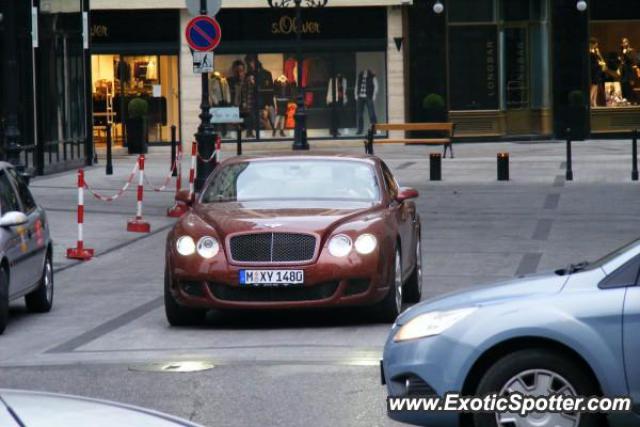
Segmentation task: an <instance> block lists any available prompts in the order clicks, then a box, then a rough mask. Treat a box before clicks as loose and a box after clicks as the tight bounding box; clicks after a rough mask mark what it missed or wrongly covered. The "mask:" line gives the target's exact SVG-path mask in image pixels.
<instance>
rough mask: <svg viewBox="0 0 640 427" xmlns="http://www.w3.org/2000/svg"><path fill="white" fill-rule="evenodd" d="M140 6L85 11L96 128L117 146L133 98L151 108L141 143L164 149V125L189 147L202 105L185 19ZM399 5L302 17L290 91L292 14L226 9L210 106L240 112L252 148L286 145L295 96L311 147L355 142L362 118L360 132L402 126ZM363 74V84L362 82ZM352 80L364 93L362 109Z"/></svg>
mask: <svg viewBox="0 0 640 427" xmlns="http://www.w3.org/2000/svg"><path fill="white" fill-rule="evenodd" d="M146 3H147V2H132V1H125V0H92V2H91V9H92V17H91V25H90V26H91V34H92V46H91V51H92V57H91V63H92V99H93V102H92V105H93V111H94V118H93V123H94V125H97V126H98V127H99V126H101V125H104V123H105V122H107V121H111V122H112V123H114V129H115V132H114V134H115V136H116V139H117V140H118V139H121V138H122V134H123V132H122V130H121V128H120V126H121V125H120V122H121V120H120V118H119V111H122V110H123V109H125V108H126V104H127V102H128V100H129V99H130V98H131V97H135V96H142V97H145V98H146V99H148V100H149V106H150V125H149V127H148V140H149V142H161V143H162V142H165V143H166V142H168V141H169V137H170V132H169V127H170V126H171V125H175V126H177V128H178V129H179V138H180V139H182V140H191V139H192V138H193V135H194V133H195V132H196V129H197V127H198V124H199V120H200V119H199V117H198V116H199V114H200V102H201V77H200V75H199V74H194V72H193V65H192V62H193V61H192V56H191V51H190V49H189V47H188V46H187V43H186V40H185V34H184V33H185V27H186V25H187V23H188V22H189V20H190V19H191V18H192V16H191V15H190V14H189V12H188V10H187V9H186V8H185V2H184V1H180V0H158V1H154V2H153V4H151V2H149V6H148V7H145V5H146ZM404 3H406V2H404V1H403V0H373V1H365V0H329V2H328V5H327V7H326V8H324V9H308V10H305V11H304V14H303V36H302V39H303V51H304V61H303V64H302V67H303V71H304V73H303V82H297V81H296V80H297V78H296V76H297V74H296V72H295V71H296V69H297V62H296V61H295V59H294V58H293V56H294V55H295V49H296V42H295V32H294V21H293V10H292V9H269V8H268V3H267V1H266V0H236V1H228V0H227V1H223V5H222V10H221V11H220V13H219V14H218V16H217V19H218V20H219V22H220V24H221V27H222V34H223V35H222V43H221V44H220V47H219V48H218V49H217V50H216V54H215V70H216V72H215V73H212V74H211V75H210V76H209V77H210V101H211V102H212V104H213V105H216V106H228V105H231V106H238V107H240V108H241V110H242V114H243V116H244V118H245V123H246V126H245V128H246V130H245V131H244V136H245V137H246V138H248V139H255V140H274V139H275V140H277V139H286V138H291V137H292V135H293V123H292V115H293V112H294V111H295V105H294V103H293V102H291V101H292V100H293V99H294V97H295V94H296V91H297V90H298V87H299V86H302V87H304V92H305V106H306V108H307V111H308V123H307V127H308V134H309V137H310V138H312V139H314V138H320V139H322V138H332V139H333V138H353V137H356V135H357V133H358V118H359V117H360V116H362V123H361V126H362V127H363V129H364V130H363V132H364V131H365V130H366V129H367V127H368V125H369V123H370V121H371V120H372V119H374V118H375V119H376V120H377V121H379V122H384V121H404V120H405V93H406V91H405V89H406V88H405V80H404V76H405V73H404V64H405V57H404V54H403V52H404V47H403V45H402V38H403V34H404V25H403V22H404V15H403V8H402V7H401V5H402V4H404ZM356 22H363V23H365V25H355V23H356ZM365 71H366V73H364V74H365V75H367V76H369V79H368V80H367V79H366V78H364V77H363V76H361V74H363V72H365ZM239 73H242V75H241V76H240V75H239ZM249 76H253V77H249ZM359 77H361V78H360V82H361V83H362V81H365V85H366V84H367V82H368V83H369V87H370V88H371V87H373V89H372V90H369V92H368V93H366V90H365V92H363V93H366V95H365V96H363V98H364V99H363V100H362V101H360V102H358V98H359V95H358V93H357V92H356V85H357V82H358V81H359V80H358V79H359ZM374 81H375V86H374ZM234 82H235V83H234ZM299 83H300V84H299ZM236 86H237V90H236ZM125 111H126V110H125ZM374 114H375V116H374ZM219 130H220V132H221V133H222V134H223V135H225V136H227V137H228V138H235V134H233V135H232V132H228V133H227V132H226V129H225V128H220V129H219ZM94 137H95V139H96V141H98V142H100V141H101V140H102V139H103V138H104V135H103V134H101V133H100V132H99V131H94Z"/></svg>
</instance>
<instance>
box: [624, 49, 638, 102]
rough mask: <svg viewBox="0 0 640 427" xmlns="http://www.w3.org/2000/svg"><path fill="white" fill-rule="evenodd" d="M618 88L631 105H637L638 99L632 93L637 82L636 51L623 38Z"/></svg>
mask: <svg viewBox="0 0 640 427" xmlns="http://www.w3.org/2000/svg"><path fill="white" fill-rule="evenodd" d="M620 48H621V54H620V61H621V65H620V86H621V87H622V96H623V97H624V98H626V99H627V101H629V102H630V103H632V104H637V103H638V98H637V96H636V93H635V91H634V88H635V86H636V82H637V80H638V79H637V77H638V76H637V74H636V70H637V69H638V65H637V58H636V50H635V49H634V48H633V47H631V43H630V42H629V39H628V38H626V37H625V38H623V39H622V43H621V44H620Z"/></svg>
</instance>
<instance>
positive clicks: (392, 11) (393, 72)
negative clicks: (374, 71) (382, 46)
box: [387, 7, 407, 138]
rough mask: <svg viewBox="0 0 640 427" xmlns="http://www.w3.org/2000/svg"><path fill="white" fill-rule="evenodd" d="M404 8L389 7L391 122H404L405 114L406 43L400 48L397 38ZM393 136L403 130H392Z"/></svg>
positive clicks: (388, 79) (388, 47) (397, 136)
mask: <svg viewBox="0 0 640 427" xmlns="http://www.w3.org/2000/svg"><path fill="white" fill-rule="evenodd" d="M402 21H403V19H402V8H401V7H389V8H387V38H388V40H387V87H388V91H389V92H388V93H389V107H388V117H389V119H388V120H389V123H404V122H405V121H406V120H407V118H406V116H405V84H404V50H405V43H404V42H403V43H402V46H401V47H400V49H399V50H398V46H397V45H396V40H395V39H396V38H398V37H402V36H403V30H402ZM389 136H390V137H391V138H402V137H404V135H403V134H402V132H397V131H394V132H390V135H389Z"/></svg>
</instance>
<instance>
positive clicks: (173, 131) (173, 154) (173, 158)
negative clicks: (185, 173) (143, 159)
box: [169, 125, 178, 176]
mask: <svg viewBox="0 0 640 427" xmlns="http://www.w3.org/2000/svg"><path fill="white" fill-rule="evenodd" d="M176 130H177V129H176V125H171V162H170V163H169V167H173V166H175V167H174V168H173V172H171V176H178V165H177V164H176V165H174V162H176V161H177V159H176V147H177V145H178V141H176Z"/></svg>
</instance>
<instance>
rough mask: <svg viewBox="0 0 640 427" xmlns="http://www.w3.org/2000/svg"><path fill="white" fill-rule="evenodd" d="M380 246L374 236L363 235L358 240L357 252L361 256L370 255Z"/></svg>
mask: <svg viewBox="0 0 640 427" xmlns="http://www.w3.org/2000/svg"><path fill="white" fill-rule="evenodd" d="M376 246H378V239H376V236H374V235H373V234H363V235H361V236H360V237H358V238H357V239H356V244H355V247H356V251H357V252H358V253H359V254H360V255H368V254H370V253H371V252H373V251H374V250H375V249H376Z"/></svg>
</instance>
